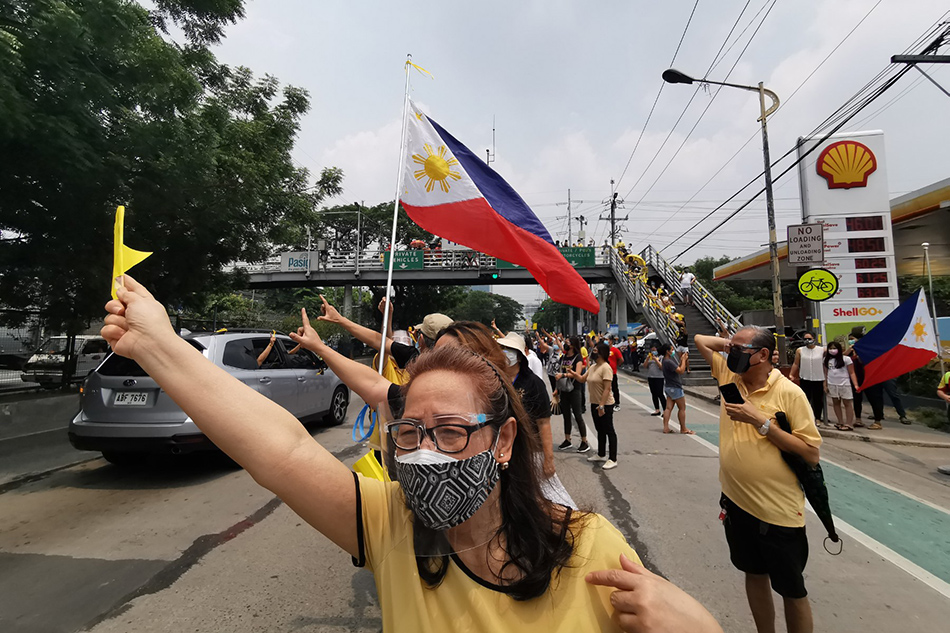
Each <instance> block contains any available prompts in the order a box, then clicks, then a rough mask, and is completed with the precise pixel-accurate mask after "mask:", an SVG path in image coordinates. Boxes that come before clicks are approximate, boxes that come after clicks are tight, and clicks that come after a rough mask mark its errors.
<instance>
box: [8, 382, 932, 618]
mask: <svg viewBox="0 0 950 633" xmlns="http://www.w3.org/2000/svg"><path fill="white" fill-rule="evenodd" d="M621 387H622V391H623V392H624V397H623V402H622V407H623V408H622V411H620V412H619V413H617V414H615V419H616V421H617V427H618V433H619V438H620V439H619V442H620V459H619V462H620V466H619V467H618V468H617V469H615V470H612V471H606V472H605V471H602V470H601V469H600V468H598V467H591V465H590V464H588V463H587V462H586V457H587V455H577V454H568V453H558V454H557V468H558V474H559V476H560V478H561V480H562V481H563V482H564V484H565V486H566V487H567V488H568V490H569V491H570V492H571V494H572V495H573V496H574V499H575V500H577V501H578V502H579V503H580V504H581V505H583V506H586V507H588V508H590V509H593V510H596V511H598V512H601V513H603V514H604V515H605V516H607V518H609V519H610V520H611V521H612V522H613V523H614V524H615V525H616V526H617V527H618V528H619V529H620V530H621V531H622V532H623V533H624V535H625V536H626V537H627V539H628V540H629V541H630V543H631V544H632V545H633V546H634V547H635V548H636V549H637V551H638V553H639V554H640V556H641V557H642V559H643V560H644V562H645V564H646V565H647V566H648V567H650V568H651V569H653V570H654V571H657V572H659V573H661V574H663V575H664V576H666V577H667V578H669V579H670V580H672V581H673V582H675V583H677V584H679V585H680V586H682V587H683V588H684V589H686V590H687V591H689V592H690V593H692V594H693V595H694V596H696V597H697V598H698V599H699V600H700V601H701V602H703V603H704V604H705V605H706V606H707V607H708V608H709V609H710V610H711V611H712V612H713V614H714V615H715V616H716V617H717V618H718V619H719V621H720V622H721V623H722V625H723V628H724V629H725V630H726V631H729V632H732V631H737V632H739V631H742V632H748V631H754V627H753V625H752V619H751V616H750V614H749V611H748V607H747V605H746V600H745V596H744V593H743V589H742V578H741V575H740V574H739V573H738V572H736V571H735V570H734V569H733V568H732V567H731V565H730V563H729V559H728V552H727V550H726V546H725V541H724V538H723V535H722V527H721V525H720V523H719V521H718V519H717V517H718V512H719V509H718V504H717V501H718V497H719V485H718V479H717V470H718V460H717V456H716V446H715V445H716V439H717V426H716V417H715V416H716V415H717V414H716V409H715V407H713V406H712V405H708V404H706V403H694V404H695V406H694V407H691V408H690V411H689V425H690V426H691V427H692V428H694V429H695V430H696V431H697V436H693V437H688V436H681V435H663V434H662V433H661V432H660V423H659V422H658V421H657V418H652V417H649V416H648V415H647V413H648V410H649V409H650V407H648V406H647V403H648V397H649V396H648V393H647V390H646V388H645V387H644V386H643V385H640V384H639V383H637V382H635V381H634V380H632V379H630V378H627V377H622V378H621ZM358 409H359V406H358V405H357V403H356V402H354V403H353V405H352V406H351V415H350V422H352V420H353V418H354V417H355V413H356V411H357V410H358ZM586 419H587V421H588V422H589V416H587V417H586ZM559 426H560V424H559V423H558V422H557V421H556V423H555V427H556V428H558V427H559ZM56 436H57V434H56V433H49V434H41V435H39V436H34V437H40V438H41V439H43V438H45V439H49V440H50V441H52V438H55V437H56ZM314 437H315V438H316V439H317V440H318V441H320V442H321V443H322V444H323V445H324V446H326V447H327V448H328V449H329V450H331V451H332V452H334V453H335V454H336V455H337V456H338V457H339V458H340V459H342V460H343V461H345V462H346V463H352V462H353V461H354V460H355V459H357V458H358V457H359V456H360V455H362V453H363V449H362V448H361V447H359V446H356V445H354V444H353V443H352V441H351V439H350V429H349V424H345V425H343V426H341V427H336V428H322V429H317V430H315V432H314ZM556 437H557V435H556ZM558 439H559V438H558ZM41 443H42V442H41ZM9 444H10V443H9V442H2V441H0V463H2V462H4V461H6V460H7V459H8V457H9V450H8V448H9ZM948 452H950V451H946V450H945V449H924V448H913V447H897V446H881V445H866V444H860V443H856V442H845V441H840V442H834V441H829V442H827V443H826V445H825V447H824V448H823V452H822V458H823V461H824V463H825V471H826V476H827V478H828V481H829V488H830V494H831V501H832V507H833V509H834V510H835V512H836V515H837V516H838V520H839V532H841V534H842V536H843V537H844V539H845V545H844V551H843V553H842V554H841V555H840V556H831V555H829V554H827V553H826V552H825V551H824V550H823V549H822V537H823V529H822V527H821V525H820V523H819V522H818V521H817V519H815V518H814V517H813V516H811V515H809V517H808V532H809V538H810V542H811V556H810V559H809V564H808V569H807V570H806V586H807V587H808V588H809V591H810V597H811V600H812V603H813V607H814V611H815V618H816V630H818V631H836V632H841V633H849V632H854V633H868V632H873V631H937V630H946V623H947V622H948V621H950V482H948V481H947V479H940V478H939V477H940V476H939V475H936V474H935V473H934V471H933V466H934V465H935V464H937V463H944V462H950V454H947V453H948ZM76 455H78V456H79V458H82V457H83V454H81V453H73V454H72V455H71V456H69V455H68V454H65V453H64V454H63V455H62V457H63V459H67V458H71V457H75V456H76ZM65 463H68V462H65ZM777 607H778V608H779V611H781V607H780V602H779V603H778V604H777ZM779 617H781V616H779ZM380 628H381V623H380V618H379V607H378V603H377V600H376V592H375V588H374V585H373V578H372V575H371V574H370V573H369V572H367V571H365V570H357V569H355V568H354V567H353V566H352V565H351V563H350V558H349V556H348V555H346V554H344V553H343V552H341V551H339V550H337V549H336V548H335V546H333V545H332V544H330V543H329V542H328V541H327V540H326V539H325V538H324V537H323V536H321V535H320V534H318V533H316V532H315V531H314V530H313V529H311V528H310V527H309V526H307V525H306V524H305V523H303V521H302V520H300V519H299V518H297V517H296V516H295V515H294V514H293V513H292V512H290V511H289V510H288V509H287V508H286V506H284V505H282V504H281V503H280V502H279V501H278V500H276V499H275V498H274V497H273V495H271V494H270V493H268V492H267V491H266V490H264V489H262V488H260V487H258V486H257V485H256V484H255V483H254V482H253V480H251V478H250V477H249V476H248V475H247V474H246V473H244V472H243V471H240V470H238V469H236V468H235V467H234V466H233V465H231V464H229V463H228V462H227V461H226V460H222V459H207V458H197V459H194V458H193V459H188V460H177V461H170V460H164V461H163V460H157V461H154V462H153V463H151V464H148V465H147V466H146V467H143V468H140V469H137V470H133V471H128V470H121V469H118V468H116V467H114V466H111V465H109V464H107V463H105V462H104V461H103V460H101V459H95V460H93V461H89V462H87V463H84V464H80V465H76V466H71V467H66V468H63V469H60V470H57V471H55V472H52V473H49V474H47V475H39V476H35V477H33V478H31V479H27V480H21V481H19V482H18V483H14V484H8V485H7V486H6V487H0V631H3V632H5V633H6V632H17V633H20V632H22V633H40V632H42V633H58V632H72V631H80V630H88V631H92V632H94V633H120V632H121V633H126V632H128V631H136V632H141V633H150V632H153V631H154V632H159V631H196V632H205V631H207V632H219V631H232V630H233V631H307V632H318V631H319V632H323V631H326V632H339V631H353V632H362V631H366V632H376V631H379V630H380ZM779 630H784V629H783V628H782V627H779Z"/></svg>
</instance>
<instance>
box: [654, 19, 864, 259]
mask: <svg viewBox="0 0 950 633" xmlns="http://www.w3.org/2000/svg"><path fill="white" fill-rule="evenodd" d="M881 2H882V0H878V1H877V3H875V4H874V6H872V7H871V8H870V9H869V10H868V12H867V13H865V14H864V17H863V18H861V19H860V20H859V21H858V23H857V24H855V25H854V26H853V27H852V28H851V30H850V31H848V33H847V34H846V35H845V36H844V37H843V38H842V39H841V41H840V42H838V44H837V45H836V46H835V47H834V48H833V49H831V51H830V52H829V53H828V54H827V55H825V57H824V59H822V60H821V61H820V62H819V63H818V65H817V66H815V68H814V69H812V71H811V72H810V73H808V76H807V77H805V79H803V80H802V82H801V83H800V84H798V87H797V88H795V90H793V91H792V93H791V94H790V95H789V96H788V97H786V98H785V106H786V107H787V106H788V103H789V101H791V100H792V98H793V97H794V96H795V95H796V94H798V92H799V91H800V90H801V89H802V88H803V87H804V86H805V84H806V83H808V81H809V80H810V79H811V78H812V77H813V76H814V75H815V73H817V72H818V70H819V69H820V68H821V67H822V66H824V65H825V63H826V62H827V61H828V60H829V59H830V58H831V56H832V55H834V54H835V53H836V52H837V51H838V49H839V48H841V47H842V46H843V45H844V43H845V42H847V41H848V39H849V38H850V37H851V35H852V34H854V32H855V31H856V30H857V29H858V27H859V26H861V25H862V24H864V22H865V20H867V19H868V17H869V16H870V15H871V13H872V12H873V11H874V10H875V9H876V8H877V7H878V5H880V4H881ZM776 114H781V112H777V113H776ZM758 135H759V133H758V132H753V134H752V135H751V136H750V137H749V138H748V139H747V140H746V142H745V143H743V144H742V145H741V146H740V147H739V149H737V150H736V152H735V153H734V154H733V155H732V156H731V157H729V159H728V160H727V161H726V162H725V163H723V165H722V166H721V167H720V168H719V169H717V170H716V173H714V174H713V175H712V176H710V178H709V180H707V181H706V182H705V183H704V184H703V186H702V187H700V188H699V190H698V191H697V192H696V193H695V194H693V197H695V196H697V195H699V193H700V192H702V191H703V190H704V189H705V188H706V187H708V186H709V183H711V182H712V181H713V180H715V179H716V177H717V176H719V174H721V173H722V171H723V170H724V169H725V168H726V167H727V166H728V165H729V164H730V163H731V162H732V161H733V160H735V159H736V157H737V156H738V155H739V154H740V153H741V152H742V150H743V149H745V147H746V146H747V145H748V144H749V143H751V142H752V140H753V139H754V138H755V137H756V136H758ZM786 155H787V154H786ZM782 158H784V156H783V157H782ZM782 158H779V159H778V160H776V161H775V162H776V163H777V162H779V161H780V160H782ZM764 173H765V172H762V173H761V174H759V176H761V175H762V174H764ZM759 176H757V177H756V179H755V180H758V178H759ZM753 182H754V181H752V182H750V183H749V184H747V185H746V186H745V187H743V188H742V189H745V188H746V187H748V186H749V185H750V184H752V183H753ZM740 191H742V190H740ZM730 200H731V198H730ZM777 200H778V198H777ZM692 201H693V198H690V199H689V200H687V201H686V202H685V203H683V206H682V207H680V210H682V209H683V208H685V207H686V205H688V204H690V202H692ZM728 202H729V200H727V201H726V203H728ZM726 203H723V205H720V206H719V207H716V208H715V209H713V213H714V212H715V211H718V210H719V209H721V208H722V206H724V205H725V204H726ZM711 215H712V213H708V214H706V215H705V216H704V217H703V218H702V219H701V220H699V222H696V223H695V224H693V225H692V226H691V227H689V228H688V229H686V230H685V231H684V232H683V233H682V234H681V235H680V236H679V237H677V238H676V239H675V240H673V241H672V242H670V243H669V244H667V245H666V246H664V247H663V248H661V249H660V252H661V253H662V252H663V251H664V250H666V249H667V248H669V247H670V246H672V245H673V244H675V243H676V242H678V241H679V240H680V239H682V238H683V237H685V236H686V235H687V234H688V233H689V232H690V231H692V230H693V229H695V228H696V227H697V226H699V225H700V224H702V223H703V222H705V221H706V219H707V218H709V217H710V216H711Z"/></svg>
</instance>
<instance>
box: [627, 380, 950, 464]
mask: <svg viewBox="0 0 950 633" xmlns="http://www.w3.org/2000/svg"><path fill="white" fill-rule="evenodd" d="M624 373H626V374H627V375H628V376H630V377H631V378H633V379H634V380H639V381H641V382H642V378H640V376H639V375H637V374H634V373H633V372H630V371H626V370H625V372H624ZM683 391H684V392H685V393H688V394H689V395H690V396H692V397H694V398H698V399H700V400H705V401H706V402H709V403H712V404H718V402H716V398H715V397H714V396H707V395H706V394H704V393H700V392H698V391H694V390H692V389H691V388H690V387H689V386H684V387H683ZM818 431H819V432H820V433H821V436H822V437H823V438H831V439H836V440H848V441H851V442H866V443H868V444H890V445H893V446H915V447H918V448H944V449H950V441H946V442H940V441H928V440H905V439H901V438H899V437H889V436H887V435H865V434H864V433H862V432H860V431H838V430H836V429H833V428H832V429H827V428H825V429H818Z"/></svg>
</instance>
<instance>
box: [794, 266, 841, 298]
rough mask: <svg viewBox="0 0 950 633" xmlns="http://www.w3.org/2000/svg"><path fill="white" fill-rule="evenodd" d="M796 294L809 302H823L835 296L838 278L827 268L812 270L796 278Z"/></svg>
mask: <svg viewBox="0 0 950 633" xmlns="http://www.w3.org/2000/svg"><path fill="white" fill-rule="evenodd" d="M798 292H800V293H801V295H802V296H803V297H805V298H806V299H808V300H809V301H815V302H821V301H825V300H827V299H830V298H832V297H833V296H835V294H837V292H838V278H837V277H836V276H835V274H834V273H833V272H831V271H830V270H828V269H827V268H812V269H811V270H808V271H805V272H804V273H802V275H801V276H800V277H799V278H798Z"/></svg>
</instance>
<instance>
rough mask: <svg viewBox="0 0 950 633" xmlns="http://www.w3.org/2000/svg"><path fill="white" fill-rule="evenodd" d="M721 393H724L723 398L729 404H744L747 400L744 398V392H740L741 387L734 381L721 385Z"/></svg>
mask: <svg viewBox="0 0 950 633" xmlns="http://www.w3.org/2000/svg"><path fill="white" fill-rule="evenodd" d="M719 393H721V394H722V399H723V400H725V401H726V402H728V403H729V404H743V403H744V402H745V400H743V399H742V394H741V393H739V387H738V386H736V383H734V382H727V383H726V384H724V385H719Z"/></svg>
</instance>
